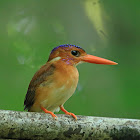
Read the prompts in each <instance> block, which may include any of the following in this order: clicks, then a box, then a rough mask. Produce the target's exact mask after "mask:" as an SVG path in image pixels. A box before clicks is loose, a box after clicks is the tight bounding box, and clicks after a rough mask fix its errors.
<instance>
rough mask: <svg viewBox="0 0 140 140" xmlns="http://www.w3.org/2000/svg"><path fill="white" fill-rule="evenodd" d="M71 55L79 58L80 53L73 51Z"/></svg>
mask: <svg viewBox="0 0 140 140" xmlns="http://www.w3.org/2000/svg"><path fill="white" fill-rule="evenodd" d="M71 54H72V55H74V56H76V57H78V56H80V52H79V51H75V50H73V51H71Z"/></svg>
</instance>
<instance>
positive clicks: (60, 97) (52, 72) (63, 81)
mask: <svg viewBox="0 0 140 140" xmlns="http://www.w3.org/2000/svg"><path fill="white" fill-rule="evenodd" d="M49 65H50V66H46V68H45V70H46V71H45V70H44V71H43V72H42V74H41V75H44V76H45V75H46V76H45V78H44V80H43V81H42V82H41V80H38V83H39V84H38V85H37V87H36V89H35V95H34V103H33V104H32V106H31V107H30V109H29V111H37V112H40V111H42V110H41V109H40V106H43V107H44V108H46V109H47V110H49V111H52V112H54V111H59V106H60V105H63V104H64V103H65V102H66V101H67V100H68V99H69V98H70V97H71V96H72V94H73V93H74V91H75V89H76V87H77V83H78V79H79V73H78V70H77V68H76V67H73V66H71V65H64V64H63V62H62V61H60V63H58V62H57V65H56V64H55V63H53V64H49ZM45 73H46V74H45ZM47 73H49V74H47ZM41 75H40V76H41ZM33 79H34V77H33ZM36 80H37V79H36Z"/></svg>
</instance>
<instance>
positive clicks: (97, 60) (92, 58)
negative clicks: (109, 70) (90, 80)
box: [82, 54, 118, 65]
mask: <svg viewBox="0 0 140 140" xmlns="http://www.w3.org/2000/svg"><path fill="white" fill-rule="evenodd" d="M82 61H84V62H88V63H94V64H103V65H117V64H118V63H116V62H113V61H110V60H107V59H104V58H100V57H97V56H93V55H89V54H87V55H85V56H83V58H82Z"/></svg>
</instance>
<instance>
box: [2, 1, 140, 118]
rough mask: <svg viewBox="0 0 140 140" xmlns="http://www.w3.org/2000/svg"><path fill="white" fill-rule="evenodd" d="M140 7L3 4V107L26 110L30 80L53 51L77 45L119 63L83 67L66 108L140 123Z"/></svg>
mask: <svg viewBox="0 0 140 140" xmlns="http://www.w3.org/2000/svg"><path fill="white" fill-rule="evenodd" d="M139 5H140V1H132V0H124V1H122V0H117V1H112V0H77V1H75V0H71V1H65V0H59V1H49V0H41V1H38V0H24V1H19V0H12V1H11V0H6V1H4V0H1V1H0V21H1V22H0V64H1V65H0V77H1V78H0V85H1V86H0V87H1V88H0V109H5V110H6V109H8V110H19V111H23V101H24V97H25V94H26V92H27V88H28V85H29V82H30V80H31V78H32V76H33V75H34V73H35V72H36V71H37V70H38V69H39V67H40V66H41V65H42V64H44V63H46V61H47V59H48V56H49V53H50V51H51V50H52V49H53V48H54V47H56V46H58V45H61V44H74V45H79V46H81V47H83V48H84V49H85V50H86V51H87V53H90V54H94V55H98V56H100V57H105V58H108V59H111V60H114V61H116V62H118V63H119V65H118V66H104V65H92V64H82V65H79V66H78V69H79V73H80V79H79V84H78V87H77V90H76V92H75V94H74V95H73V96H72V97H71V98H70V99H69V100H68V101H67V102H66V103H65V108H66V109H67V110H69V111H71V112H74V113H75V114H79V115H92V116H107V117H122V118H139V119H140V101H139V99H140V86H139V83H140V74H139V72H140V62H139V60H140V53H139V52H140V47H139V46H140V39H139V38H140V27H139V25H140V8H139ZM60 113H62V112H60Z"/></svg>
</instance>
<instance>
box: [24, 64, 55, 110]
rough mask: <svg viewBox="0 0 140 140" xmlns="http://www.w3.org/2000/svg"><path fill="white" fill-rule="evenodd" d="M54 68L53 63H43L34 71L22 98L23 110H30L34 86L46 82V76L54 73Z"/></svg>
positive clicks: (33, 96) (33, 98) (32, 102)
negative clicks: (23, 98)
mask: <svg viewBox="0 0 140 140" xmlns="http://www.w3.org/2000/svg"><path fill="white" fill-rule="evenodd" d="M54 70H55V66H54V65H53V64H51V65H50V64H45V65H43V66H42V67H41V68H40V70H39V71H37V72H36V73H35V75H34V76H33V78H32V80H31V82H30V84H29V87H28V91H27V94H26V97H25V100H24V106H25V108H24V110H25V109H27V110H28V111H29V110H30V108H31V106H32V105H33V104H34V100H35V93H36V88H37V87H38V86H39V85H40V84H41V83H43V82H44V81H46V82H47V79H49V78H48V77H49V76H51V75H52V74H53V73H54Z"/></svg>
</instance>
